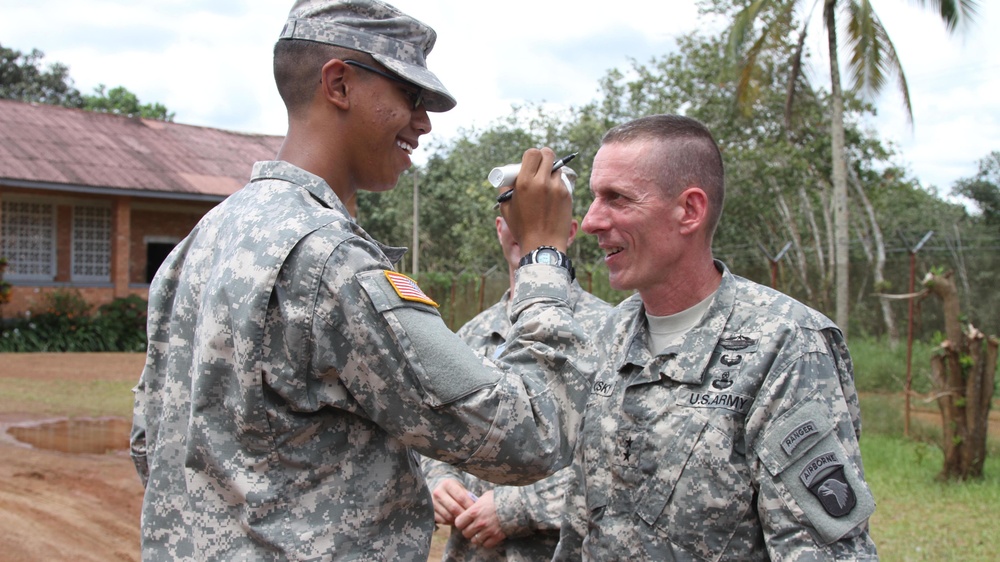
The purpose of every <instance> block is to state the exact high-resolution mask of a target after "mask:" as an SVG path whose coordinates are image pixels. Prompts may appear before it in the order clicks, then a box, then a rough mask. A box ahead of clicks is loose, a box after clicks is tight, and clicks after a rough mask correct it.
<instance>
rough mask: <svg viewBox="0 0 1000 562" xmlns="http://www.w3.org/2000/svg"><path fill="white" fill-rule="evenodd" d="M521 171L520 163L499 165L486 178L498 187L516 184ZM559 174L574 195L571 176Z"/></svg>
mask: <svg viewBox="0 0 1000 562" xmlns="http://www.w3.org/2000/svg"><path fill="white" fill-rule="evenodd" d="M520 171H521V165H520V164H507V165H506V166H499V167H497V168H493V169H492V170H490V175H488V176H486V179H487V180H488V181H489V182H490V185H492V186H493V187H495V188H497V189H499V188H501V187H510V186H512V185H514V180H516V179H517V173H518V172H520ZM559 175H560V176H562V180H563V184H564V185H565V186H566V189H567V191H569V194H570V195H573V183H572V182H571V181H569V176H567V175H566V174H565V173H561V174H559Z"/></svg>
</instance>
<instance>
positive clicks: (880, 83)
mask: <svg viewBox="0 0 1000 562" xmlns="http://www.w3.org/2000/svg"><path fill="white" fill-rule="evenodd" d="M919 3H920V5H922V6H926V5H927V2H926V0H919ZM711 4H713V7H714V9H715V10H717V11H721V12H726V11H729V10H731V9H732V8H733V4H735V6H736V7H737V8H740V9H739V10H738V11H737V12H736V14H735V17H734V19H733V24H732V26H731V28H730V30H729V41H728V43H729V45H728V50H727V58H728V60H729V61H732V63H733V64H732V66H733V67H735V69H736V71H737V74H738V76H739V78H738V80H737V83H738V90H737V92H738V95H737V100H738V101H739V103H740V104H741V105H742V106H743V107H746V106H747V104H748V103H749V101H748V100H750V99H752V98H753V97H754V95H755V91H756V88H755V81H756V79H757V75H758V73H759V70H758V66H757V57H758V55H759V54H760V52H761V49H762V48H764V47H766V46H767V45H768V42H769V41H771V40H773V38H775V37H781V36H787V35H790V32H791V31H792V26H793V24H794V23H795V16H796V12H797V10H798V9H800V8H801V9H802V10H811V9H812V7H813V6H814V5H815V4H814V3H813V2H806V1H804V0H802V1H799V0H756V1H753V2H741V1H739V0H737V1H736V2H730V1H728V0H716V1H715V2H712V3H711ZM931 5H932V7H934V8H936V10H937V12H938V13H939V15H940V16H941V19H942V20H943V21H944V23H945V25H946V26H947V28H948V30H949V31H954V30H955V29H956V28H957V26H958V24H959V23H960V22H964V21H968V20H970V19H971V18H972V17H974V16H975V13H976V7H977V2H976V1H975V0H932V1H931ZM810 16H811V11H810V12H809V13H808V15H807V16H806V17H805V18H803V19H804V20H805V24H804V25H803V26H802V27H801V31H800V32H799V42H798V48H797V49H796V50H795V51H794V52H793V54H792V57H791V58H790V59H789V67H790V68H791V69H792V70H793V72H792V75H791V76H790V81H789V88H788V92H789V94H788V103H787V105H786V107H787V108H788V109H787V111H790V110H791V107H792V99H793V97H794V93H795V92H796V85H797V84H798V83H799V82H800V80H801V73H800V69H801V66H802V58H803V56H804V51H805V49H804V48H803V45H804V39H805V34H806V25H807V24H808V19H809V17H810ZM822 17H823V23H824V26H825V28H826V33H827V49H828V54H829V60H830V69H829V71H830V89H831V94H830V96H831V104H830V110H831V111H830V140H831V150H830V156H831V163H832V180H833V181H832V183H833V197H832V200H831V204H832V207H833V220H834V231H835V236H834V241H835V244H834V248H835V252H836V259H835V260H834V263H835V265H836V321H837V323H838V324H839V325H840V326H841V327H842V328H843V329H844V330H845V331H846V330H847V325H848V307H849V302H848V298H849V293H848V263H849V254H848V244H849V238H850V237H849V229H850V223H849V215H848V197H847V184H848V173H847V154H846V153H845V148H844V143H845V139H844V92H843V91H842V87H841V78H840V48H841V42H843V43H844V45H843V46H844V47H846V48H847V51H848V53H849V60H848V72H849V73H850V89H851V90H852V91H854V92H860V93H862V94H865V95H869V96H875V95H877V94H878V93H879V92H880V91H881V90H882V88H883V87H884V86H885V83H886V80H887V78H888V76H889V75H890V74H895V75H896V77H897V78H898V87H899V90H900V93H901V94H902V96H903V103H904V106H905V108H906V110H907V114H908V115H909V116H910V119H911V120H912V109H911V107H910V94H909V89H908V87H907V85H906V76H905V74H904V73H903V68H902V66H901V65H900V63H899V58H898V57H897V55H896V50H895V47H893V45H892V41H891V40H890V39H889V36H888V34H887V33H886V31H885V28H884V27H883V26H882V22H881V20H880V19H879V17H878V15H877V14H876V13H875V11H874V9H873V8H872V5H871V1H870V0H823V3H822ZM838 18H839V21H840V22H845V21H846V24H847V25H846V28H845V29H846V30H847V36H846V38H842V37H840V36H838V31H839V29H840V28H839V27H838ZM758 22H760V23H761V25H760V29H759V31H758V30H755V24H757V23H758ZM753 36H756V39H751V37H753ZM748 44H749V46H748Z"/></svg>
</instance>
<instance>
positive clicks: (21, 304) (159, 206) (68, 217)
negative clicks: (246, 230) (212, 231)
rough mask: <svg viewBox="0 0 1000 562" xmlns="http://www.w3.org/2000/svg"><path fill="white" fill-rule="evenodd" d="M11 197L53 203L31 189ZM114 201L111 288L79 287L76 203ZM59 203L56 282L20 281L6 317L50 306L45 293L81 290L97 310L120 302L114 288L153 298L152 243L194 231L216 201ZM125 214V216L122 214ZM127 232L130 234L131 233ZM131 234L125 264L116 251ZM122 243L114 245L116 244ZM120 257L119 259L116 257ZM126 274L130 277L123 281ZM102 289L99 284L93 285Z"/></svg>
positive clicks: (0, 311) (60, 197) (65, 198)
mask: <svg viewBox="0 0 1000 562" xmlns="http://www.w3.org/2000/svg"><path fill="white" fill-rule="evenodd" d="M2 191H4V192H7V193H21V194H25V193H30V194H31V196H32V198H35V199H39V200H44V199H48V198H49V196H48V195H47V194H39V193H38V192H29V191H28V190H15V189H10V190H7V189H4V190H2ZM101 199H103V200H108V199H112V208H115V206H117V209H118V211H116V212H113V214H112V222H113V224H114V227H113V229H112V239H113V248H115V249H113V250H112V259H113V260H116V261H117V262H118V263H117V264H113V265H112V268H111V275H112V277H115V279H109V280H108V282H107V285H106V286H105V285H104V284H94V283H90V284H89V285H90V286H79V285H74V284H73V283H72V282H71V276H72V240H73V226H72V221H73V204H74V202H78V201H86V200H101ZM51 200H52V202H53V203H54V204H55V205H56V208H55V213H56V272H55V278H54V279H53V281H52V282H47V283H39V284H37V285H34V286H33V285H31V284H30V282H26V281H18V282H15V283H17V284H16V285H15V286H14V287H13V288H12V290H11V295H10V296H11V299H10V302H8V303H7V304H4V305H2V308H0V315H2V317H4V318H10V317H15V316H23V315H24V314H25V312H26V311H29V310H33V311H40V310H42V309H43V308H44V306H45V295H46V294H49V293H51V292H53V291H58V290H77V291H79V292H80V294H81V295H82V296H83V297H84V298H85V299H86V300H87V302H89V303H91V304H92V305H93V306H94V307H95V309H96V307H98V306H100V305H102V304H106V303H109V302H111V301H112V300H114V299H115V298H116V296H115V286H116V285H117V287H118V292H119V295H118V296H119V297H121V296H126V295H133V294H134V295H139V296H141V297H142V298H144V299H145V298H148V292H149V289H148V287H147V286H145V285H146V283H147V280H146V259H147V241H150V240H152V241H154V242H159V243H171V242H172V243H176V242H177V241H179V240H181V239H182V238H184V237H185V236H187V234H188V233H189V232H190V231H191V229H192V228H193V227H194V225H195V224H197V222H198V220H199V219H201V217H202V216H203V215H204V214H205V213H207V212H208V211H209V210H210V209H211V208H212V207H214V206H215V204H214V203H187V202H163V201H151V200H136V199H134V198H117V199H115V198H110V197H100V196H94V195H79V194H72V195H71V196H70V195H68V194H55V195H54V196H52V197H51ZM119 212H120V214H119ZM126 231H127V232H126ZM125 235H127V237H128V243H127V252H126V253H127V256H128V262H127V263H123V262H122V261H121V258H120V257H119V253H118V251H117V249H116V248H118V247H121V245H122V242H124V240H122V239H121V237H122V236H125ZM115 239H117V240H118V243H117V244H115V243H114V240H115ZM116 258H117V259H116ZM121 275H127V279H124V278H121V277H120V276H121ZM94 285H98V286H94Z"/></svg>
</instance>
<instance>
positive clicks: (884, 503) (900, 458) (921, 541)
mask: <svg viewBox="0 0 1000 562" xmlns="http://www.w3.org/2000/svg"><path fill="white" fill-rule="evenodd" d="M913 408H914V414H913V415H912V417H911V423H910V438H909V439H905V438H903V425H904V422H903V412H904V401H903V397H902V396H900V395H898V394H864V395H862V397H861V419H862V424H863V428H862V439H861V454H862V458H863V459H864V463H865V477H866V479H867V480H868V484H869V486H871V489H872V493H873V494H874V495H875V501H876V503H877V507H876V510H875V515H874V516H873V517H872V519H871V533H872V538H873V539H874V540H875V544H876V546H877V547H878V551H879V556H880V558H881V560H885V561H906V562H910V561H924V560H926V561H949V560H954V561H963V562H964V561H972V562H976V561H983V562H986V561H993V560H996V559H997V553H998V552H1000V524H997V522H996V516H997V515H998V514H1000V462H998V460H997V459H998V455H1000V436H998V435H990V436H989V439H988V442H987V443H988V445H987V452H988V455H989V456H988V457H987V460H986V466H985V469H984V478H983V479H982V480H979V481H972V482H962V483H948V482H941V481H938V480H937V475H938V473H939V472H940V471H941V467H942V463H943V462H944V459H943V454H942V452H941V447H940V446H939V443H940V439H941V425H940V418H939V417H938V413H937V409H936V407H933V406H932V405H928V404H926V403H924V402H923V401H914V403H913ZM917 411H922V412H929V413H930V414H932V416H931V417H929V418H928V417H923V418H922V417H920V416H918V415H916V412H917ZM925 420H927V421H925Z"/></svg>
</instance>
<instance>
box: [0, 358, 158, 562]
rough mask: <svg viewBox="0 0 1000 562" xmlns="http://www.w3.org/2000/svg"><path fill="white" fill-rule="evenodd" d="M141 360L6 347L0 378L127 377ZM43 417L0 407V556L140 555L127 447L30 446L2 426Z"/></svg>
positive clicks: (101, 560) (99, 560)
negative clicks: (73, 449) (87, 450)
mask: <svg viewBox="0 0 1000 562" xmlns="http://www.w3.org/2000/svg"><path fill="white" fill-rule="evenodd" d="M143 360H144V358H143V356H142V355H141V354H124V353H122V354H58V353H41V354H7V353H5V354H3V355H2V357H0V377H17V378H34V379H41V380H85V381H96V380H129V381H134V380H136V379H137V377H138V374H139V373H140V372H141V371H142V365H143ZM46 421H53V418H52V417H51V416H41V415H38V414H35V413H32V412H5V413H3V414H0V430H2V433H0V544H2V545H3V546H2V547H0V561H2V562H22V561H36V560H37V561H42V560H46V561H47V560H53V561H57V560H66V561H70V560H73V561H76V560H79V561H81V562H83V561H88V562H89V561H93V562H105V561H116V560H122V561H125V560H139V511H140V508H141V505H142V486H141V485H140V484H139V478H138V476H136V473H135V469H134V468H133V467H132V461H131V459H130V458H129V456H128V453H127V451H124V450H120V451H118V452H114V453H107V454H75V453H62V452H58V451H53V450H45V449H36V448H32V447H30V446H27V445H24V444H22V443H20V442H18V441H17V440H15V439H14V438H13V437H12V436H11V432H10V431H9V430H10V429H11V428H12V427H14V428H18V427H29V426H30V425H31V424H32V423H34V422H46ZM130 421H131V420H118V424H119V425H118V427H120V428H127V427H128V424H129V423H130ZM125 431H126V435H125V437H124V445H125V446H127V445H128V438H127V429H125Z"/></svg>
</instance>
